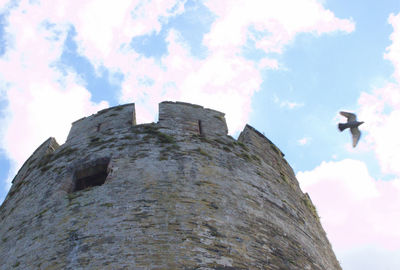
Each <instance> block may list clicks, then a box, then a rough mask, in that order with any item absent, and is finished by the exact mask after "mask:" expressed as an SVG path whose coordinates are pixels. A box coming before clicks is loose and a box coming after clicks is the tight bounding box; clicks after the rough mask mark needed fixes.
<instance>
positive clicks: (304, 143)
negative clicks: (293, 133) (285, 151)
mask: <svg viewBox="0 0 400 270" xmlns="http://www.w3.org/2000/svg"><path fill="white" fill-rule="evenodd" d="M310 141H311V138H310V137H304V138H301V139H300V140H298V141H297V143H298V144H299V145H302V146H303V145H306V144H309V143H310Z"/></svg>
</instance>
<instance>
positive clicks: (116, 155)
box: [0, 102, 341, 270]
mask: <svg viewBox="0 0 400 270" xmlns="http://www.w3.org/2000/svg"><path fill="white" fill-rule="evenodd" d="M134 108H135V107H134V104H127V105H122V106H118V107H113V108H109V109H106V110H102V111H99V112H98V113H96V114H94V115H92V116H89V117H85V118H82V119H80V120H78V121H76V122H74V123H73V124H72V128H71V131H70V133H69V135H68V139H67V141H66V143H65V144H63V145H61V146H59V145H58V143H57V142H56V141H55V139H54V138H50V139H48V140H46V141H45V142H44V143H43V144H42V145H41V146H39V148H38V149H37V150H36V151H35V152H34V153H33V154H32V156H31V157H30V158H29V159H28V160H27V161H26V162H25V164H24V166H23V167H22V168H21V169H20V171H19V172H18V174H17V176H16V177H15V179H14V183H13V186H12V188H11V190H10V192H9V194H8V195H7V198H6V200H5V201H4V203H3V204H2V205H1V207H0V235H1V239H0V243H1V245H0V261H1V262H2V263H1V264H0V270H3V269H4V270H6V269H11V268H12V269H48V268H52V269H53V268H54V269H104V268H107V269H150V270H152V269H161V268H165V267H167V268H168V269H194V268H196V269H197V268H198V269H292V270H303V269H326V270H340V269H341V268H340V265H339V263H338V262H337V260H336V258H335V255H334V253H333V251H332V248H331V246H330V244H329V241H328V239H327V238H326V235H325V233H324V231H323V228H322V227H321V225H320V222H319V220H318V216H317V214H316V209H315V208H314V207H313V204H312V202H311V200H310V199H309V197H308V195H305V194H303V192H302V191H301V190H300V188H299V186H298V183H297V180H296V178H295V175H294V173H293V170H292V169H291V167H290V165H289V164H288V163H287V162H286V160H285V159H284V158H283V156H284V155H283V154H282V152H281V151H280V150H279V149H278V148H277V147H276V146H275V145H274V144H273V143H272V142H271V141H270V140H268V139H267V138H266V137H265V136H264V135H262V134H261V133H260V132H258V131H257V130H256V129H254V128H253V127H251V126H249V125H246V127H245V128H244V130H243V131H242V133H241V134H240V136H239V138H238V140H235V139H234V138H232V137H231V136H229V135H227V133H228V129H227V126H226V122H225V118H224V114H223V113H221V112H218V111H215V110H211V109H205V108H203V107H202V106H199V105H193V104H189V103H183V102H162V103H160V104H159V109H160V112H159V121H158V123H151V124H143V125H137V126H135V127H132V125H135V110H134ZM25 179H27V180H26V181H25Z"/></svg>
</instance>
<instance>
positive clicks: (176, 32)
mask: <svg viewBox="0 0 400 270" xmlns="http://www.w3.org/2000/svg"><path fill="white" fill-rule="evenodd" d="M164 100H173V101H175V100H179V101H186V102H191V103H196V104H200V105H203V106H205V107H209V108H213V109H216V110H219V111H222V112H225V113H226V118H227V122H228V127H229V130H230V133H231V134H232V135H233V136H235V137H236V136H238V134H239V133H240V131H241V130H242V128H243V127H244V125H245V124H246V123H249V124H250V125H252V126H254V127H255V128H256V129H257V130H259V131H260V132H262V133H264V134H265V135H266V136H267V137H268V138H269V139H270V140H272V141H273V142H274V143H275V144H276V145H277V146H278V147H279V148H280V149H281V150H282V151H283V152H284V153H285V157H286V159H287V160H288V161H289V163H290V164H291V165H292V167H293V169H294V170H295V172H296V174H297V178H298V180H299V182H300V184H301V187H302V189H303V191H304V192H308V193H309V194H310V196H311V198H312V200H313V202H314V203H315V204H316V206H317V209H318V212H319V214H320V216H321V221H322V224H323V226H324V228H325V230H326V231H327V234H328V237H329V239H330V241H331V242H332V245H333V248H334V250H335V252H336V254H337V256H338V259H339V261H340V262H341V265H342V267H343V269H351V270H352V269H363V270H365V269H378V268H379V267H377V265H380V266H382V265H384V266H385V267H386V268H385V269H399V267H400V259H399V258H400V244H399V243H400V235H399V234H398V232H397V231H398V229H397V228H398V227H399V226H400V216H399V212H400V167H399V166H398V164H399V162H400V154H399V153H400V151H399V150H400V143H399V142H398V140H397V138H398V137H399V136H400V128H398V127H397V126H398V123H399V121H400V2H399V1H395V0H393V1H390V0H384V1H374V0H364V1H361V0H359V1H344V0H336V1H333V0H320V1H318V0H296V1H294V0H282V1H257V0H254V1H250V0H248V1H228V0H225V1H224V0H221V1H218V2H217V1H195V0H187V1H184V0H180V1H178V0H165V1H162V3H156V2H155V1H146V2H144V1H133V0H120V1H118V2H115V3H111V2H109V1H105V0H104V1H103V0H87V1H85V2H84V4H82V1H68V2H66V1H62V0H52V1H50V0H41V1H39V0H38V1H28V0H21V1H16V0H14V1H7V0H0V122H1V123H0V142H1V144H0V147H1V148H0V201H2V200H4V198H5V196H6V194H7V191H8V189H9V187H10V182H11V180H12V178H13V177H14V176H15V173H16V172H17V170H18V168H19V167H20V166H21V165H22V163H23V162H24V161H25V160H26V159H27V158H28V157H29V155H30V154H31V153H32V152H33V151H34V150H35V149H36V147H37V146H39V145H40V144H41V143H42V142H43V141H44V140H45V139H47V138H48V137H50V136H53V137H56V139H57V140H58V142H59V143H63V142H64V140H65V138H66V136H67V134H68V131H69V127H70V123H71V122H73V121H74V120H76V119H79V118H81V117H83V116H86V115H90V114H91V113H94V112H96V111H97V110H100V109H102V108H105V107H108V106H114V105H117V104H122V103H127V102H135V103H136V108H137V120H138V122H141V123H144V122H152V121H157V104H158V103H159V102H161V101H164ZM222 101H223V102H222ZM340 110H349V111H353V112H356V113H357V114H358V117H359V119H360V120H363V121H365V124H364V125H362V126H361V127H360V128H361V130H362V137H361V141H360V143H359V144H358V146H357V148H354V149H353V148H352V147H351V145H350V142H351V138H350V134H349V133H348V132H347V130H346V131H345V132H343V133H340V132H339V131H338V130H337V123H338V122H339V121H344V119H343V118H342V117H340V116H339V114H338V112H339V111H340ZM361 227H362V229H360V228H361ZM343 228H346V229H343ZM371 254H372V255H371ZM366 261H367V262H368V263H367V266H366V265H365V262H366ZM380 269H383V268H382V267H381V268H380Z"/></svg>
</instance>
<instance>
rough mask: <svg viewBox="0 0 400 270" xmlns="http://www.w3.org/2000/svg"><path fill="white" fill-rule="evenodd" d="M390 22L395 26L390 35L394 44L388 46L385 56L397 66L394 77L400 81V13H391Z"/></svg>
mask: <svg viewBox="0 0 400 270" xmlns="http://www.w3.org/2000/svg"><path fill="white" fill-rule="evenodd" d="M388 22H389V23H390V24H391V25H392V27H393V32H392V34H391V35H390V40H391V41H392V44H391V45H390V46H389V47H387V48H386V53H385V55H384V57H385V59H387V60H390V61H391V62H392V63H393V66H394V68H395V71H394V74H393V77H394V78H395V79H396V81H397V82H399V83H400V13H399V14H397V15H395V14H393V13H392V14H390V16H389V19H388Z"/></svg>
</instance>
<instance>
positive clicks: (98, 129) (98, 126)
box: [97, 123, 101, 131]
mask: <svg viewBox="0 0 400 270" xmlns="http://www.w3.org/2000/svg"><path fill="white" fill-rule="evenodd" d="M100 127H101V123H100V124H97V131H100Z"/></svg>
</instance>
